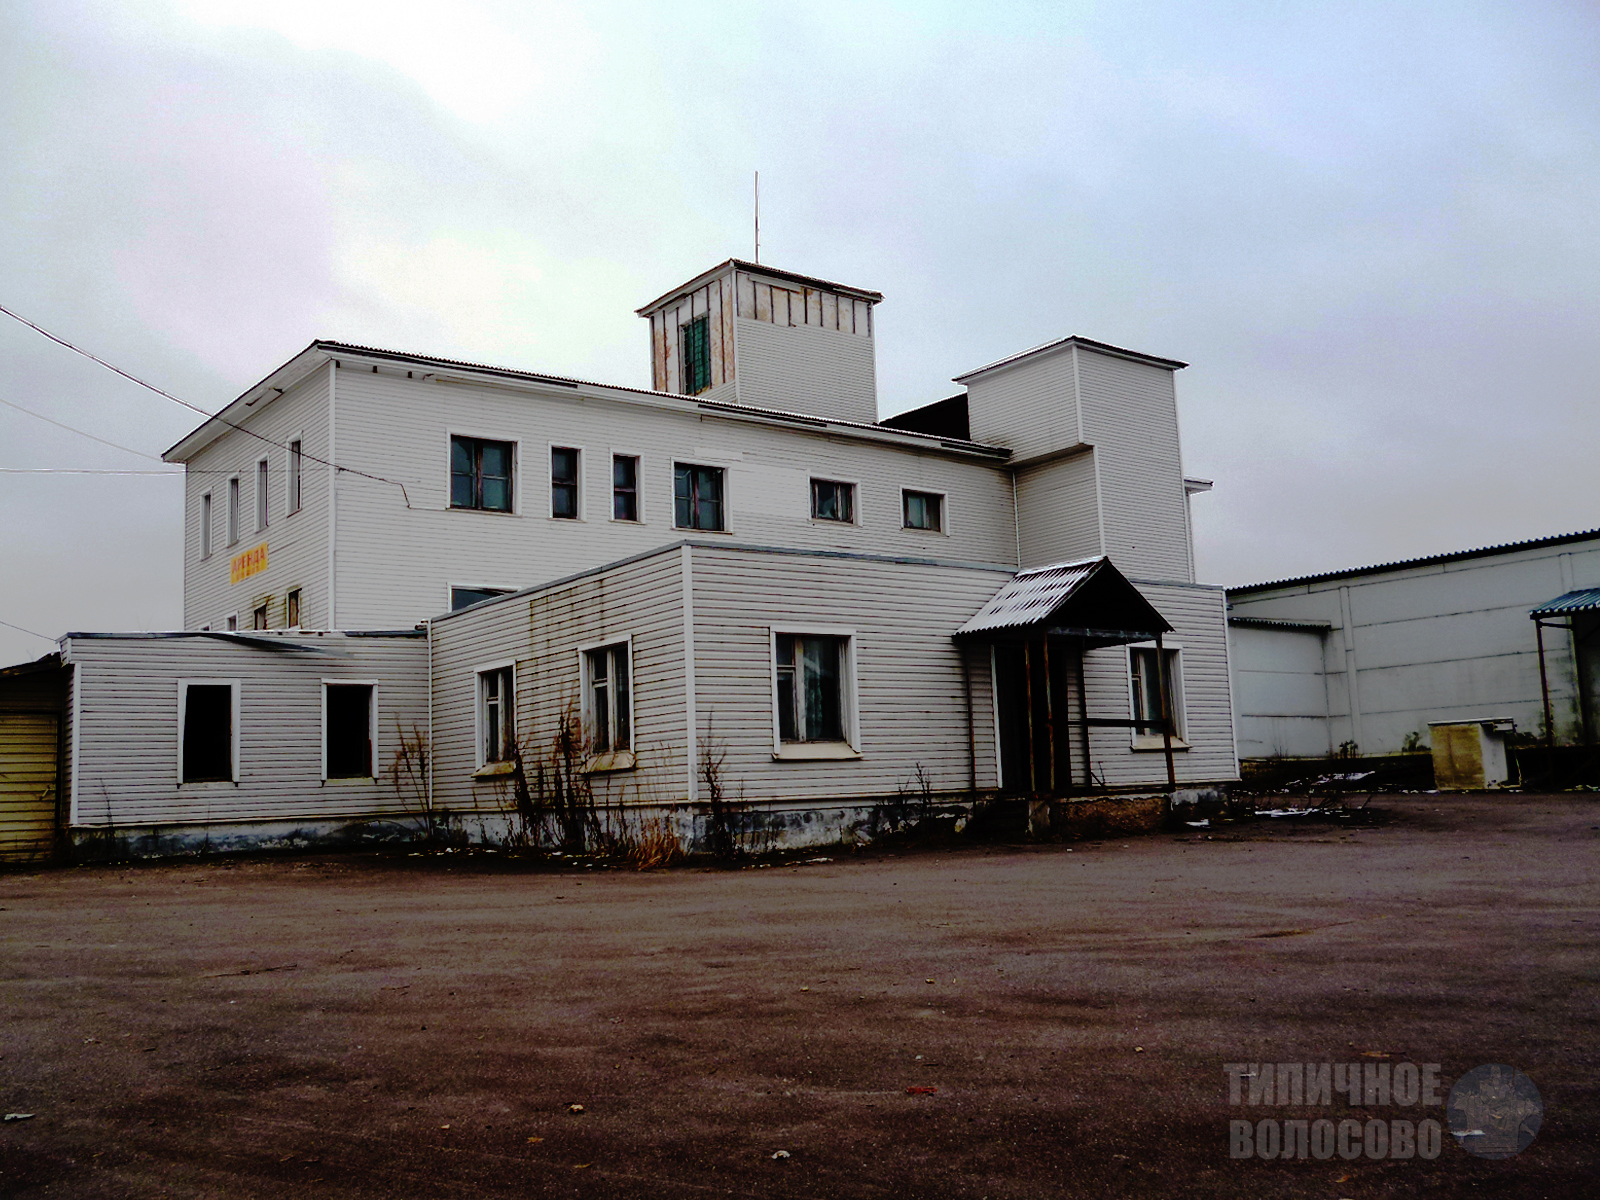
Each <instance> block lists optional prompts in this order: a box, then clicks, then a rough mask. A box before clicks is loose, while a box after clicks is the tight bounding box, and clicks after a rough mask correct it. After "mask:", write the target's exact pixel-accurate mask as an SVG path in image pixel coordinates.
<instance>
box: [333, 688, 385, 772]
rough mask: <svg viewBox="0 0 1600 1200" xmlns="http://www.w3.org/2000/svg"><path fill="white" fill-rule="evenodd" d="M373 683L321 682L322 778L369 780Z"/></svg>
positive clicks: (372, 723)
mask: <svg viewBox="0 0 1600 1200" xmlns="http://www.w3.org/2000/svg"><path fill="white" fill-rule="evenodd" d="M373 687H374V685H373V684H371V683H369V682H366V681H362V682H360V683H354V682H349V683H347V682H343V681H335V680H329V679H324V680H323V681H322V777H323V778H324V779H371V778H373V773H372V760H373V757H374V756H373V753H372V739H373V733H374V721H373V704H372V693H373Z"/></svg>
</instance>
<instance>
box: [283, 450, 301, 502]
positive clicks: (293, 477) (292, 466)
mask: <svg viewBox="0 0 1600 1200" xmlns="http://www.w3.org/2000/svg"><path fill="white" fill-rule="evenodd" d="M300 458H301V449H300V439H299V438H295V439H294V440H293V441H292V442H290V443H289V495H288V501H287V505H286V507H287V510H288V511H289V512H299V511H300Z"/></svg>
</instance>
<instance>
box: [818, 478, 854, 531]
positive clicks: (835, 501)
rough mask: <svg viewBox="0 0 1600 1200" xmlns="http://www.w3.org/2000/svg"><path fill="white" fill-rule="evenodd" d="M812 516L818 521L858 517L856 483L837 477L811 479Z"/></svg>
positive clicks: (848, 520)
mask: <svg viewBox="0 0 1600 1200" xmlns="http://www.w3.org/2000/svg"><path fill="white" fill-rule="evenodd" d="M811 516H812V518H813V519H814V520H817V521H845V522H850V521H854V520H855V519H856V485H855V484H853V483H840V482H839V481H838V480H836V479H813V480H812V481H811Z"/></svg>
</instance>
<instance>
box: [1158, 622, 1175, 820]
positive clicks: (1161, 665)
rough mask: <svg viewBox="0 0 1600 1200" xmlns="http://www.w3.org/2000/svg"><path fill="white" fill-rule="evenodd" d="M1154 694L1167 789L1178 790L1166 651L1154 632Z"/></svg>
mask: <svg viewBox="0 0 1600 1200" xmlns="http://www.w3.org/2000/svg"><path fill="white" fill-rule="evenodd" d="M1156 695H1158V696H1159V697H1161V745H1162V748H1163V749H1164V750H1166V752H1167V790H1168V791H1172V792H1176V791H1177V790H1178V771H1177V768H1176V767H1175V766H1174V765H1173V762H1172V698H1171V697H1170V696H1168V695H1167V652H1166V650H1165V649H1163V648H1162V645H1161V635H1160V634H1159V633H1158V634H1156Z"/></svg>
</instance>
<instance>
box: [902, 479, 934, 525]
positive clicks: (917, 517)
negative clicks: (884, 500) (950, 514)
mask: <svg viewBox="0 0 1600 1200" xmlns="http://www.w3.org/2000/svg"><path fill="white" fill-rule="evenodd" d="M900 496H901V502H902V504H903V506H904V512H905V527H906V528H907V529H926V530H929V531H930V532H933V533H939V532H941V531H942V530H943V529H944V497H943V496H941V495H940V494H939V493H938V492H913V491H910V490H909V489H908V490H906V491H903V492H901V493H900Z"/></svg>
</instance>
